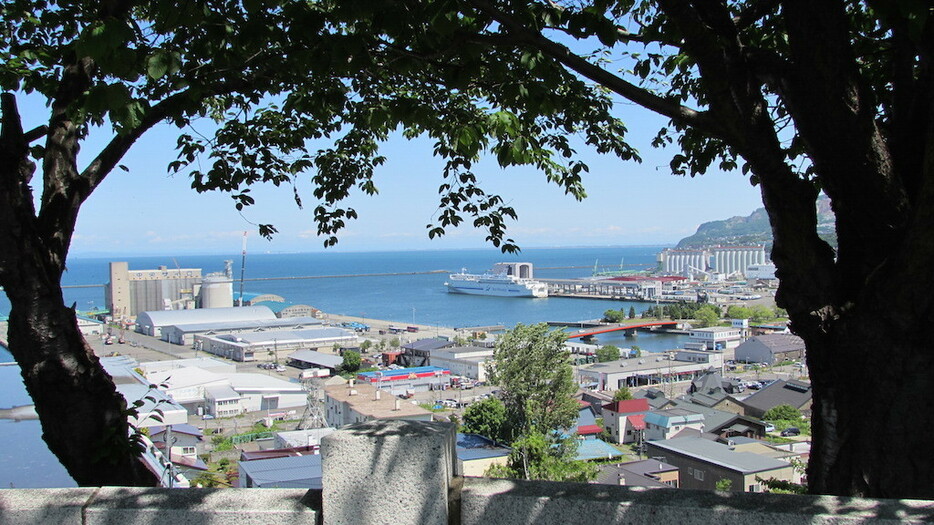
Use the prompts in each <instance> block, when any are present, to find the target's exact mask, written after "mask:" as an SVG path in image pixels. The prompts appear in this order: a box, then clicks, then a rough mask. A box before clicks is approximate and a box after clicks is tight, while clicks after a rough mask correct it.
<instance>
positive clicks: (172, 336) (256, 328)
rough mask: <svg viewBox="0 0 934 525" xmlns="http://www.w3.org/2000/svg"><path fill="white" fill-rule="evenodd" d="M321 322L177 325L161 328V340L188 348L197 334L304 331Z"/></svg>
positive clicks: (294, 319) (298, 319)
mask: <svg viewBox="0 0 934 525" xmlns="http://www.w3.org/2000/svg"><path fill="white" fill-rule="evenodd" d="M322 324H323V321H321V320H320V319H317V318H315V317H289V318H285V319H257V320H235V321H216V322H207V323H191V324H178V325H169V326H163V327H162V340H163V341H166V342H168V343H175V344H177V345H185V346H190V345H192V344H194V342H195V336H196V335H199V334H207V335H213V334H220V333H232V334H236V333H242V332H262V331H266V330H304V329H305V328H311V327H315V326H321V325H322Z"/></svg>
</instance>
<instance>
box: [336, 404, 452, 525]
mask: <svg viewBox="0 0 934 525" xmlns="http://www.w3.org/2000/svg"><path fill="white" fill-rule="evenodd" d="M455 440H456V434H455V426H454V425H452V424H450V423H428V422H424V421H405V420H374V421H367V422H364V423H356V424H353V425H348V426H346V427H343V428H341V429H340V430H338V431H337V432H334V433H332V434H329V435H327V436H325V437H324V438H322V440H321V456H322V457H321V461H322V470H323V477H322V485H323V498H324V506H323V509H322V511H323V512H322V513H323V516H324V523H325V525H339V524H359V523H367V524H380V523H385V524H394V525H396V524H398V525H404V524H413V525H416V524H439V525H446V524H447V523H448V489H449V487H450V485H451V480H452V477H453V475H454V461H455V451H454V444H455Z"/></svg>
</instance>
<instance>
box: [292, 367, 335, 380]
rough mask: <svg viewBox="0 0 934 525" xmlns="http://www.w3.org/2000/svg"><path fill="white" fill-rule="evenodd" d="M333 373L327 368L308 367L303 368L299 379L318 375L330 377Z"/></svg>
mask: <svg viewBox="0 0 934 525" xmlns="http://www.w3.org/2000/svg"><path fill="white" fill-rule="evenodd" d="M330 375H331V371H330V370H328V369H327V368H306V369H305V370H302V373H301V374H299V375H298V378H299V379H313V378H316V377H328V376H330Z"/></svg>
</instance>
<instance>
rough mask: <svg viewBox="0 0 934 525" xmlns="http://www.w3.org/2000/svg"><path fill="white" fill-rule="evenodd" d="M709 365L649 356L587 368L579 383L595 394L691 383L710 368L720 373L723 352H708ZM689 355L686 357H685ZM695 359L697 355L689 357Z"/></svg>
mask: <svg viewBox="0 0 934 525" xmlns="http://www.w3.org/2000/svg"><path fill="white" fill-rule="evenodd" d="M707 354H708V355H709V358H708V360H707V362H701V363H698V362H691V361H678V360H677V356H678V354H675V356H674V357H675V359H670V357H671V356H668V355H666V354H648V355H647V356H645V357H643V358H639V359H635V358H633V359H623V360H620V361H612V362H606V363H594V364H592V365H584V366H581V367H579V368H578V369H577V373H578V376H579V378H580V383H581V385H583V386H586V387H588V388H592V389H594V390H618V389H620V388H622V387H638V386H650V385H660V384H667V383H674V382H679V381H692V380H694V379H695V378H696V377H699V376H701V375H702V374H704V373H705V372H706V371H707V370H708V369H710V368H717V369H719V368H720V367H721V366H722V364H723V354H722V353H721V352H708V353H707ZM685 355H687V354H685ZM690 355H692V356H693V355H695V354H693V353H692V354H690Z"/></svg>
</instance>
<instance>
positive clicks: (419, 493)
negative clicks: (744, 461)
mask: <svg viewBox="0 0 934 525" xmlns="http://www.w3.org/2000/svg"><path fill="white" fill-rule="evenodd" d="M322 454H323V457H322V460H323V468H324V473H323V475H324V478H323V484H324V491H323V501H322V500H321V499H319V498H320V497H321V496H322V493H321V492H318V493H314V492H307V493H306V491H305V490H303V489H137V488H115V487H107V488H79V489H11V490H0V524H4V525H5V524H34V523H66V524H71V523H74V524H89V525H90V524H103V523H110V524H118V525H126V524H129V523H133V524H138V523H139V524H150V523H152V524H156V523H158V524H160V525H161V524H164V523H184V524H186V525H202V524H204V525H208V524H224V525H240V524H266V523H277V524H279V523H285V524H291V523H305V524H316V523H321V522H323V523H324V524H326V525H330V524H339V523H355V524H363V525H369V524H382V523H385V524H392V525H404V524H419V525H420V524H438V525H448V524H451V525H498V524H503V525H523V524H536V525H551V524H554V525H567V524H573V523H593V524H599V525H607V524H623V523H626V524H642V523H644V524H646V525H649V524H651V525H668V524H672V525H682V524H710V525H722V524H724V523H741V524H743V525H759V524H762V525H785V524H789V525H791V524H794V525H798V524H800V523H812V524H828V525H829V524H834V525H839V524H850V523H852V524H856V523H860V524H863V523H881V524H888V523H891V524H896V523H931V522H934V502H931V501H920V500H871V499H858V498H836V497H830V496H794V495H781V494H751V493H736V492H709V491H695V490H682V489H677V490H676V489H638V488H627V487H617V486H609V485H588V484H579V483H553V482H535V481H510V480H493V479H484V478H457V477H454V475H453V473H454V427H453V426H452V425H450V424H446V423H424V422H417V421H371V422H367V423H360V424H357V425H350V426H348V427H345V428H343V429H341V430H340V431H337V432H335V433H333V434H331V435H329V436H326V437H325V438H324V439H323V440H322ZM322 507H323V512H322V510H320V509H322ZM322 518H323V520H322Z"/></svg>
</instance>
